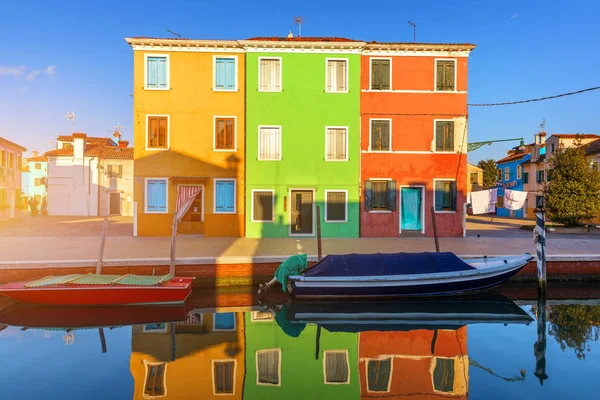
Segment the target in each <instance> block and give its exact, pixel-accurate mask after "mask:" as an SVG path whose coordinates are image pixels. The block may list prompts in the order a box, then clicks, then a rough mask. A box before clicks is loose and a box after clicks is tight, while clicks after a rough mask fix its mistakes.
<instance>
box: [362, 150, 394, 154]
mask: <svg viewBox="0 0 600 400" xmlns="http://www.w3.org/2000/svg"><path fill="white" fill-rule="evenodd" d="M393 152H394V151H393V150H371V149H369V150H367V151H366V153H375V154H388V153H393Z"/></svg>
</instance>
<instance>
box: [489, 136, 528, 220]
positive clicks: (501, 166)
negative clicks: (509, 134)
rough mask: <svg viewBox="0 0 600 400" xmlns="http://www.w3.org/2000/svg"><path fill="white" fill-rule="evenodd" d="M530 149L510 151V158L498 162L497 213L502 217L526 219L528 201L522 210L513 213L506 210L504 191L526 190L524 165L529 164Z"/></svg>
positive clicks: (521, 148)
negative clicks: (525, 211)
mask: <svg viewBox="0 0 600 400" xmlns="http://www.w3.org/2000/svg"><path fill="white" fill-rule="evenodd" d="M528 150H529V148H528V147H518V148H515V149H514V150H512V151H510V152H509V154H508V156H506V157H504V158H503V159H501V160H498V162H497V164H498V202H497V203H496V213H497V215H499V216H502V217H510V216H514V217H517V218H524V217H525V215H526V214H525V213H524V210H526V209H527V207H528V205H527V201H525V205H524V207H523V208H522V209H520V210H515V211H511V210H508V209H506V208H504V191H505V190H506V189H509V190H518V191H523V190H524V186H523V185H524V181H527V180H528V176H525V177H523V165H524V164H525V163H527V162H529V160H530V157H531V154H529V153H528Z"/></svg>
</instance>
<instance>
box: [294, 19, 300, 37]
mask: <svg viewBox="0 0 600 400" xmlns="http://www.w3.org/2000/svg"><path fill="white" fill-rule="evenodd" d="M294 25H298V37H302V17H294Z"/></svg>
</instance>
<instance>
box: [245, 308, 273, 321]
mask: <svg viewBox="0 0 600 400" xmlns="http://www.w3.org/2000/svg"><path fill="white" fill-rule="evenodd" d="M259 312H264V311H256V310H255V311H252V313H251V314H250V321H252V322H258V323H262V322H273V321H275V315H274V314H273V311H268V312H269V313H271V318H269V319H258V318H256V314H257V313H259Z"/></svg>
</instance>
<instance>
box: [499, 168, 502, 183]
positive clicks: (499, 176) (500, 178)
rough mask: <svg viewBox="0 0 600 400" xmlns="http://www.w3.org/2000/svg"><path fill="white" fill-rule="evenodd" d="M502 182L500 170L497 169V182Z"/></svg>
mask: <svg viewBox="0 0 600 400" xmlns="http://www.w3.org/2000/svg"><path fill="white" fill-rule="evenodd" d="M501 181H502V169H498V182H501Z"/></svg>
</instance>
